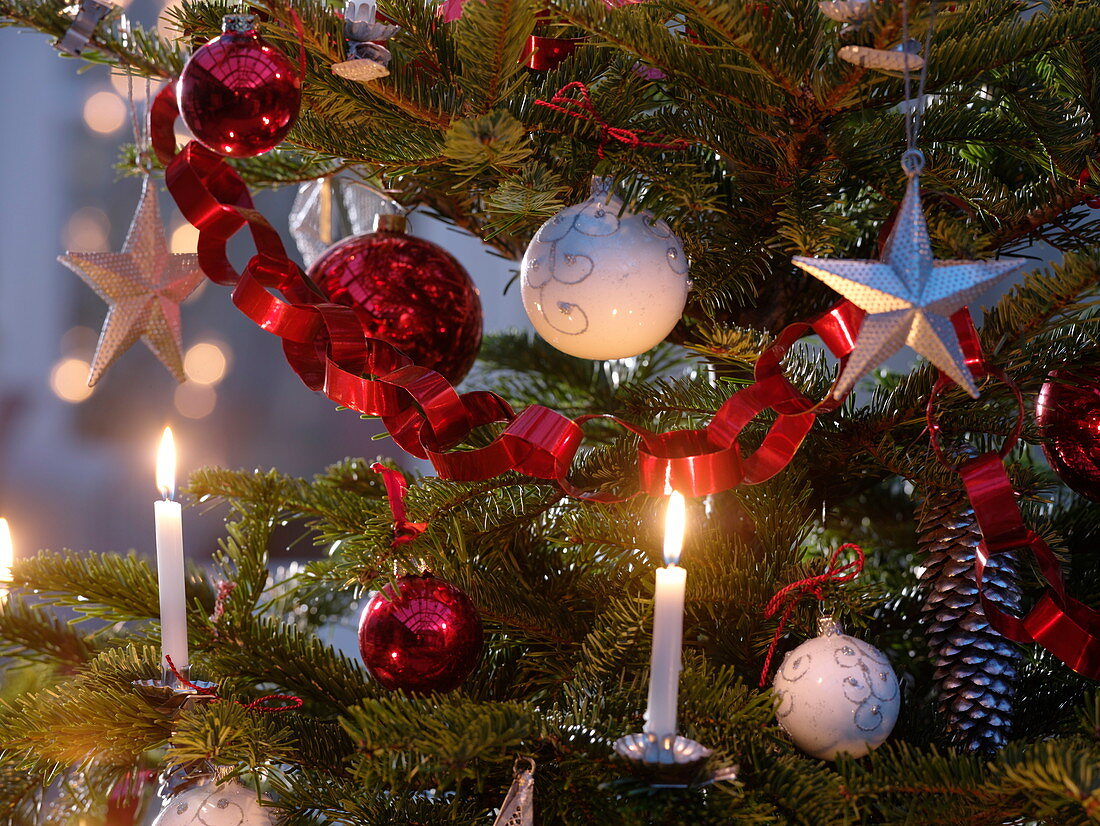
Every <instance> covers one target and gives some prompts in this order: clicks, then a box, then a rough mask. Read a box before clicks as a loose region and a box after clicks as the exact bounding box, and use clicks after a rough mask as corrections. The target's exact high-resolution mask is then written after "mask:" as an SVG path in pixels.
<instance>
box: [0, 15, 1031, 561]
mask: <svg viewBox="0 0 1100 826" xmlns="http://www.w3.org/2000/svg"><path fill="white" fill-rule="evenodd" d="M169 2H173V0H169ZM122 5H124V6H127V9H126V11H127V14H128V15H129V16H130V17H131V19H133V20H135V21H137V22H140V23H142V24H145V25H152V24H155V23H156V21H157V19H158V16H159V15H160V13H161V11H162V9H163V7H162V6H161V5H160V4H159V2H158V0H123V2H122ZM81 68H82V64H81V63H79V62H78V61H74V60H68V59H63V58H61V57H60V56H59V55H58V53H57V52H56V51H55V50H54V49H53V48H51V45H50V43H49V41H48V39H47V38H45V37H43V36H41V35H37V34H31V33H24V32H18V31H16V30H12V29H5V30H0V111H2V112H4V127H3V129H2V130H0V215H2V220H0V515H5V516H7V517H8V519H9V520H10V522H11V525H12V530H13V534H14V541H15V546H16V553H17V554H18V553H21V552H22V553H30V552H33V551H34V550H36V549H39V548H63V547H68V548H74V549H93V550H99V551H107V550H119V551H124V550H127V549H130V548H136V549H137V550H139V551H142V552H150V551H151V549H152V539H153V509H152V504H151V503H152V500H153V499H154V498H155V490H154V484H153V460H154V453H155V446H156V443H157V440H158V438H159V435H160V432H161V430H162V428H163V427H164V426H165V424H171V425H172V426H173V428H174V429H175V431H176V439H177V444H178V445H179V449H180V471H181V475H185V474H186V473H187V472H189V471H190V470H193V469H195V468H197V467H200V466H202V465H222V466H227V467H233V468H238V467H243V468H269V467H277V468H279V469H281V470H283V471H285V472H288V473H292V474H297V475H305V476H309V475H312V474H314V473H317V472H319V471H320V470H322V469H323V468H324V467H325V466H326V465H328V464H330V463H331V462H334V461H336V460H339V459H341V458H343V457H345V456H374V455H378V454H383V455H385V454H388V453H393V452H397V451H396V449H395V448H394V447H393V446H392V443H390V442H389V441H387V440H381V441H372V440H371V437H372V436H373V435H375V434H376V433H377V432H378V431H379V426H378V424H377V423H373V422H366V421H362V420H360V419H359V418H358V417H357V416H356V415H354V414H352V413H347V412H337V411H336V410H335V407H334V405H333V404H332V403H331V402H329V401H328V400H326V399H325V398H324V397H323V396H321V395H319V394H315V393H312V392H310V391H309V390H307V389H306V388H305V387H304V385H302V384H301V382H300V381H299V380H298V378H297V377H296V376H295V375H294V373H293V372H292V371H291V370H290V369H289V368H288V367H287V366H286V364H285V362H284V360H283V357H282V351H281V348H280V347H279V344H278V341H277V340H276V339H275V338H274V337H273V336H270V335H268V334H267V333H264V332H262V331H261V330H259V329H258V328H256V327H255V326H254V325H253V324H251V323H250V322H248V321H247V320H246V319H245V318H243V317H242V316H241V315H240V314H239V313H238V312H237V310H236V309H235V308H234V307H233V306H232V304H231V303H230V301H229V295H228V292H227V290H226V289H224V288H221V287H218V286H216V285H213V284H206V285H204V286H202V287H200V289H199V291H198V292H197V293H196V294H195V295H194V296H192V298H191V299H189V300H188V301H187V302H186V303H185V305H184V307H183V336H184V348H185V353H186V366H187V369H188V372H189V374H190V375H191V376H192V378H191V380H189V381H188V382H186V383H185V384H182V385H177V384H176V382H175V380H174V379H173V378H172V377H171V375H170V374H169V373H168V372H167V370H166V369H165V368H164V367H163V366H162V365H161V364H160V363H159V362H158V361H157V360H156V359H155V358H154V357H153V356H152V355H151V354H150V353H149V352H148V350H147V349H146V348H145V347H144V346H143V345H141V344H138V345H135V347H134V348H132V349H131V350H130V351H129V352H127V353H126V354H125V355H124V356H123V357H122V358H121V359H120V360H119V361H118V362H117V363H116V364H115V365H114V366H113V367H112V368H111V369H110V370H109V371H108V372H107V374H106V376H105V377H104V379H103V380H102V381H101V382H100V384H99V385H98V386H97V387H96V388H95V390H94V392H90V391H89V389H88V388H87V386H86V376H87V372H88V362H89V361H90V359H91V356H92V352H93V350H94V348H95V343H96V338H97V336H98V331H99V328H100V326H101V324H102V321H103V318H104V316H105V313H106V308H105V305H104V304H103V302H101V301H100V300H99V299H98V298H97V297H96V296H95V295H94V294H93V293H92V291H91V290H90V289H89V288H88V287H86V286H85V285H84V284H83V283H82V282H81V281H80V280H79V279H78V278H77V277H76V276H75V275H74V274H73V273H71V272H70V271H68V270H67V269H65V268H64V267H62V266H61V264H59V263H58V262H57V256H58V254H60V253H61V252H63V251H65V250H74V251H103V250H118V249H119V248H120V247H121V244H122V242H123V239H124V237H125V235H126V230H127V228H128V226H129V222H130V219H131V217H132V215H133V210H134V208H135V206H136V205H137V199H138V194H139V188H140V182H139V181H138V179H136V178H120V176H119V174H118V173H117V172H116V171H115V169H114V164H115V163H116V161H117V159H118V148H119V146H120V144H122V143H124V142H128V141H130V140H131V131H130V123H129V114H128V103H127V97H128V83H127V79H126V78H125V77H124V76H112V75H111V74H110V73H109V72H108V70H107V68H106V67H94V68H90V69H86V71H83V72H82V73H78V70H79V69H81ZM134 91H135V93H136V95H137V97H138V99H139V100H141V99H143V98H144V95H145V84H144V82H142V81H137V82H135V84H134ZM154 92H155V90H154ZM294 194H295V191H294V189H293V188H286V189H284V190H281V191H277V192H264V193H260V194H259V195H258V197H257V206H258V207H259V208H260V209H261V210H262V211H263V212H264V214H265V215H267V216H268V218H269V219H270V220H271V221H272V222H273V223H274V224H275V226H276V227H278V228H279V229H280V230H281V231H283V233H284V237H285V238H286V239H287V242H288V247H291V246H292V245H291V244H290V236H289V233H288V232H287V231H286V226H287V216H288V213H289V210H290V205H291V202H292V200H293V198H294ZM161 206H162V214H163V218H164V221H165V224H166V228H167V231H168V233H169V237H170V238H171V244H172V247H173V250H174V251H176V252H193V251H194V248H195V247H194V244H195V232H194V231H193V230H192V229H190V227H188V226H187V225H186V223H185V222H184V220H183V218H182V217H181V216H180V214H179V213H178V211H177V210H176V209H175V207H174V206H173V205H172V203H171V200H170V199H169V198H168V197H167V196H165V195H162V197H161ZM411 231H412V232H413V233H414V234H417V235H420V236H422V237H426V238H429V239H430V240H433V241H435V242H437V243H439V244H441V245H443V246H444V247H446V248H447V249H448V250H449V251H450V252H452V253H453V254H454V255H455V256H457V257H458V259H459V260H460V261H461V262H462V263H463V264H464V265H465V266H466V268H467V269H468V270H469V272H470V274H471V275H472V276H473V278H474V281H475V282H476V283H477V285H478V287H479V289H480V291H481V298H482V302H483V304H484V308H485V319H486V324H485V329H486V332H492V331H495V330H501V329H505V328H509V327H520V328H524V329H530V325H529V323H528V322H527V319H526V316H525V315H524V313H523V310H522V307H521V305H520V300H519V295H518V290H517V289H513V290H512V291H510V292H509V293H508V294H507V295H505V294H504V288H505V285H506V284H507V283H508V281H509V280H510V278H511V277H512V274H513V271H514V268H515V262H510V261H505V260H502V259H501V258H499V257H497V256H496V255H494V254H491V253H490V252H489V251H488V250H487V249H486V248H484V247H483V246H482V245H481V244H480V242H479V241H477V240H476V239H474V238H473V237H471V236H469V235H465V234H463V233H461V232H459V231H457V230H455V229H453V228H451V227H448V226H446V225H444V224H441V223H439V222H437V221H435V220H433V219H431V218H428V217H425V216H415V215H414V216H413V218H412V221H411ZM238 253H239V257H238V258H237V261H238V263H243V262H244V261H245V260H247V254H248V248H247V246H246V245H245V244H243V243H242V244H241V245H240V247H239V249H238ZM1037 254H1039V255H1040V257H1044V256H1042V255H1041V253H1037ZM999 292H1000V290H995V291H994V292H993V293H991V294H990V295H987V296H986V297H984V299H983V300H982V301H980V302H976V304H977V305H988V304H989V303H990V302H991V301H992V300H994V299H995V298H996V295H997V294H998V293H999ZM912 361H913V356H912V354H911V353H909V352H907V351H903V353H902V354H899V356H898V357H895V359H893V360H892V361H891V362H890V364H891V366H893V367H896V368H897V369H907V367H908V366H909V365H910V364H912ZM474 381H475V382H476V379H474ZM402 461H403V462H405V463H406V465H407V466H410V467H415V466H417V463H416V462H415V461H414V460H411V459H409V457H404V458H403V459H402ZM185 530H186V536H187V541H186V544H187V554H188V557H189V558H190V559H192V560H195V561H197V562H201V561H202V560H204V559H206V558H207V556H208V554H209V552H210V550H212V549H213V547H214V543H215V542H216V541H217V539H218V538H219V537H220V536H221V534H222V527H221V520H220V513H219V512H217V511H214V512H212V513H209V514H202V513H200V512H199V511H198V509H194V508H193V509H190V510H188V511H187V512H186V515H185ZM274 550H276V551H277V550H278V549H274Z"/></svg>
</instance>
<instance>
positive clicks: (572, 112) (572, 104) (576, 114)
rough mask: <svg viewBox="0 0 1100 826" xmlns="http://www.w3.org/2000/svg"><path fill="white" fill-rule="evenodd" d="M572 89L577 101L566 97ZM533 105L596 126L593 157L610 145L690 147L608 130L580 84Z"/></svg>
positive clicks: (628, 131)
mask: <svg viewBox="0 0 1100 826" xmlns="http://www.w3.org/2000/svg"><path fill="white" fill-rule="evenodd" d="M574 89H576V90H577V92H579V93H580V97H579V98H574V97H570V96H569V95H568V94H567V93H568V92H571V91H573V90H574ZM535 103H536V104H537V105H539V106H545V107H546V108H547V109H553V110H554V111H555V112H561V113H562V114H563V115H569V117H571V118H577V119H578V120H586V121H591V122H592V123H595V124H596V125H597V126H599V127H600V143H599V146H598V147H597V148H596V154H597V155H598V156H599V157H600V158H603V157H604V147H606V146H607V144H608V143H610V142H611V141H616V142H618V143H621V144H623V145H625V146H629V147H632V148H638V147H646V148H649V149H687V148H688V146H689V144H688V142H687V141H686V140H684V139H683V138H673V139H672V140H671V141H663V142H662V141H645V140H642V135H653V134H654V133H653V132H636V131H633V130H631V129H620V128H618V127H616V126H611V125H610V124H609V123H608V122H607V121H605V120H604V119H603V118H602V117H600V113H599V112H597V111H596V107H595V106H594V105H593V103H592V98H591V97H590V96H589V93H588V87H587V86H585V85H584V84H583V83H581V82H580V81H579V80H574V81H573V82H572V83H567V84H565V85H564V86H562V87H561V89H559V90H558V92H557V94H556V95H554V97H552V98H551V99H550V100H536V101H535Z"/></svg>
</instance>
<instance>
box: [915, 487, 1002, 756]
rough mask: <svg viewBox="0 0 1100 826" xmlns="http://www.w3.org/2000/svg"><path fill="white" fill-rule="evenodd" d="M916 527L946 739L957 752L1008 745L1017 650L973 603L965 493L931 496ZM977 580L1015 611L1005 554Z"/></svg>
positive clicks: (972, 544)
mask: <svg viewBox="0 0 1100 826" xmlns="http://www.w3.org/2000/svg"><path fill="white" fill-rule="evenodd" d="M918 530H919V537H918V547H919V548H920V550H921V552H922V553H923V555H924V565H925V570H924V573H923V574H922V575H921V584H922V585H923V586H924V588H925V593H926V594H927V597H926V599H925V602H924V606H923V613H924V622H925V626H926V629H927V633H928V647H929V650H930V652H931V655H932V662H933V663H934V664H935V666H936V672H935V681H936V689H937V695H938V706H939V710H940V712H941V714H942V715H943V719H944V720H945V722H946V726H947V738H948V740H949V741H950V742H951V744H952V745H954V746H956V747H957V748H959V749H961V750H963V751H967V752H992V751H996V750H997V749H1000V748H1001V747H1002V746H1004V745H1005V743H1006V742H1007V741H1008V735H1009V730H1010V728H1011V724H1012V705H1013V699H1014V697H1015V694H1016V687H1015V680H1016V671H1017V666H1018V664H1019V660H1020V651H1019V649H1018V648H1017V647H1016V646H1015V645H1014V644H1013V643H1012V642H1010V641H1009V640H1006V639H1005V638H1004V637H1002V636H1001V635H1000V634H999V633H997V632H996V631H995V630H994V629H993V628H991V627H990V625H989V622H988V621H987V620H986V618H985V611H984V610H983V608H982V605H981V602H980V601H979V600H978V587H977V583H976V581H975V578H974V554H975V551H976V549H977V547H978V543H979V542H980V540H981V533H980V532H979V530H978V527H977V523H976V522H975V519H974V509H973V508H972V507H971V505H970V502H969V500H968V499H967V497H966V493H965V491H963V490H961V489H959V490H946V491H935V492H932V493H929V495H928V496H927V497H926V499H925V501H924V502H923V503H922V504H921V508H920V521H919V526H918ZM983 582H984V586H985V590H986V594H987V595H988V596H989V597H991V598H992V599H994V600H996V601H997V602H998V603H999V604H1000V605H1001V606H1002V607H1004V608H1005V609H1006V610H1009V611H1012V610H1014V609H1016V608H1018V607H1019V604H1020V588H1019V583H1018V581H1017V576H1016V564H1015V560H1014V559H1013V558H1012V555H1011V554H1000V555H998V556H997V557H995V558H994V559H992V560H990V564H989V565H988V566H987V567H986V569H985V573H984V576H983Z"/></svg>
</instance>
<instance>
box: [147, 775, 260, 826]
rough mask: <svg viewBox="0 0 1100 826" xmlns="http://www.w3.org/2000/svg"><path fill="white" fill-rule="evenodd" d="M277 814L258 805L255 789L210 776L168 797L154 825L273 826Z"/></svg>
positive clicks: (234, 781) (233, 781)
mask: <svg viewBox="0 0 1100 826" xmlns="http://www.w3.org/2000/svg"><path fill="white" fill-rule="evenodd" d="M277 815H278V810H277V809H272V808H267V807H264V806H261V805H260V801H259V799H258V798H257V796H256V792H255V790H254V789H249V788H248V787H247V786H244V785H243V784H241V783H239V782H238V781H236V780H228V781H226V782H225V783H222V784H220V785H219V784H218V783H216V782H215V781H214V780H213V779H211V781H210V782H209V783H203V784H202V785H201V786H195V787H194V788H191V789H187V790H185V791H182V792H180V793H179V794H177V795H174V796H173V797H170V798H168V800H167V801H165V804H164V808H163V809H161V812H160V814H158V815H157V818H156V820H154V821H153V826H274V824H275V822H276V820H277Z"/></svg>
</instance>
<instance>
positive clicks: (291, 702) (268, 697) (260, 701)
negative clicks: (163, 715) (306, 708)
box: [164, 654, 304, 714]
mask: <svg viewBox="0 0 1100 826" xmlns="http://www.w3.org/2000/svg"><path fill="white" fill-rule="evenodd" d="M164 659H165V660H166V661H167V662H168V670H169V671H171V672H172V675H173V676H174V677H175V678H176V679H177V680H179V683H180V685H182V686H184V687H186V688H190V689H191V690H192V691H197V692H198V693H199V694H202V695H204V696H206V697H211V698H212V699H213V701H214V702H215V703H220V702H223V701H224V700H225V697H222V696H221V695H219V694H218V692H217V690H216V689H213V688H203V687H202V686H201V685H195V684H194V683H193V682H191V681H190V680H189V679H187V678H186V677H184V676H183V675H182V674H181V673H180V672H179V670H178V669H177V668H176V664H175V663H174V662H172V658H171V657H170V656H169V655H168V654H165V655H164ZM272 700H283V701H285V702H284V704H283V705H281V706H268V705H264V704H265V703H269V702H271V701H272ZM230 702H234V703H236V704H237V705H239V706H240V707H241V708H246V709H248V710H249V711H263V712H266V713H268V714H275V713H277V712H280V711H292V710H294V709H296V708H301V707H302V706H303V705H304V702H303V701H302V698H301V697H298V696H295V695H294V694H265V695H264V696H263V697H257V698H256V699H255V700H253V701H252V702H250V703H242V702H241V701H240V700H231V701H230Z"/></svg>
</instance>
